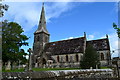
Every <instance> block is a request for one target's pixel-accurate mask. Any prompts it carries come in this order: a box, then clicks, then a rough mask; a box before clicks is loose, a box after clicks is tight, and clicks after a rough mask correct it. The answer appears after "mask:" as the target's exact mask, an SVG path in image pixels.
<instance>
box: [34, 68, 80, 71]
mask: <svg viewBox="0 0 120 80" xmlns="http://www.w3.org/2000/svg"><path fill="white" fill-rule="evenodd" d="M51 70H80V68H33V71H51Z"/></svg>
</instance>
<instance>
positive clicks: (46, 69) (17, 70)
mask: <svg viewBox="0 0 120 80" xmlns="http://www.w3.org/2000/svg"><path fill="white" fill-rule="evenodd" d="M79 69H80V68H32V70H33V71H51V70H79ZM23 71H24V69H14V70H3V71H2V72H23Z"/></svg>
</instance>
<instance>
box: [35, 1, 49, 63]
mask: <svg viewBox="0 0 120 80" xmlns="http://www.w3.org/2000/svg"><path fill="white" fill-rule="evenodd" d="M49 36H50V34H49V33H48V31H47V29H46V19H45V11H44V3H43V5H42V11H41V15H40V21H39V25H38V29H37V30H36V31H35V32H34V43H33V63H34V64H35V63H36V62H37V57H38V56H40V55H41V53H42V50H43V47H44V45H45V43H48V42H49Z"/></svg>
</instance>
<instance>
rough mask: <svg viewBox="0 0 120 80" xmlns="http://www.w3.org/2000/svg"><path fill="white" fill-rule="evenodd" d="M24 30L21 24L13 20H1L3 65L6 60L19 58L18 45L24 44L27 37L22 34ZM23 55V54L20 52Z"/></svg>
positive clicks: (26, 43) (26, 44) (12, 60)
mask: <svg viewBox="0 0 120 80" xmlns="http://www.w3.org/2000/svg"><path fill="white" fill-rule="evenodd" d="M23 32H24V31H23V29H22V28H21V26H20V25H19V24H17V23H15V22H8V21H7V20H5V21H3V22H2V60H3V65H4V63H5V62H7V61H11V62H15V61H17V60H18V59H19V58H20V55H21V54H20V53H21V50H20V47H21V46H23V45H25V46H28V42H26V41H27V40H28V39H29V38H28V37H27V36H26V35H24V34H22V33H23ZM22 55H23V54H22ZM20 59H22V58H20Z"/></svg>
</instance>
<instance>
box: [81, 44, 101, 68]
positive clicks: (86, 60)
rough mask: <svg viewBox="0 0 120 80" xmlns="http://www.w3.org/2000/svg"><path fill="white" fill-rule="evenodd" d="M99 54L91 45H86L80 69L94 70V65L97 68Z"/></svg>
mask: <svg viewBox="0 0 120 80" xmlns="http://www.w3.org/2000/svg"><path fill="white" fill-rule="evenodd" d="M99 64H100V62H99V54H98V53H97V52H96V50H95V49H94V48H93V46H92V45H90V44H89V45H87V47H86V50H85V54H84V55H83V59H82V61H81V65H80V66H81V68H82V69H90V67H92V68H96V65H97V66H99Z"/></svg>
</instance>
